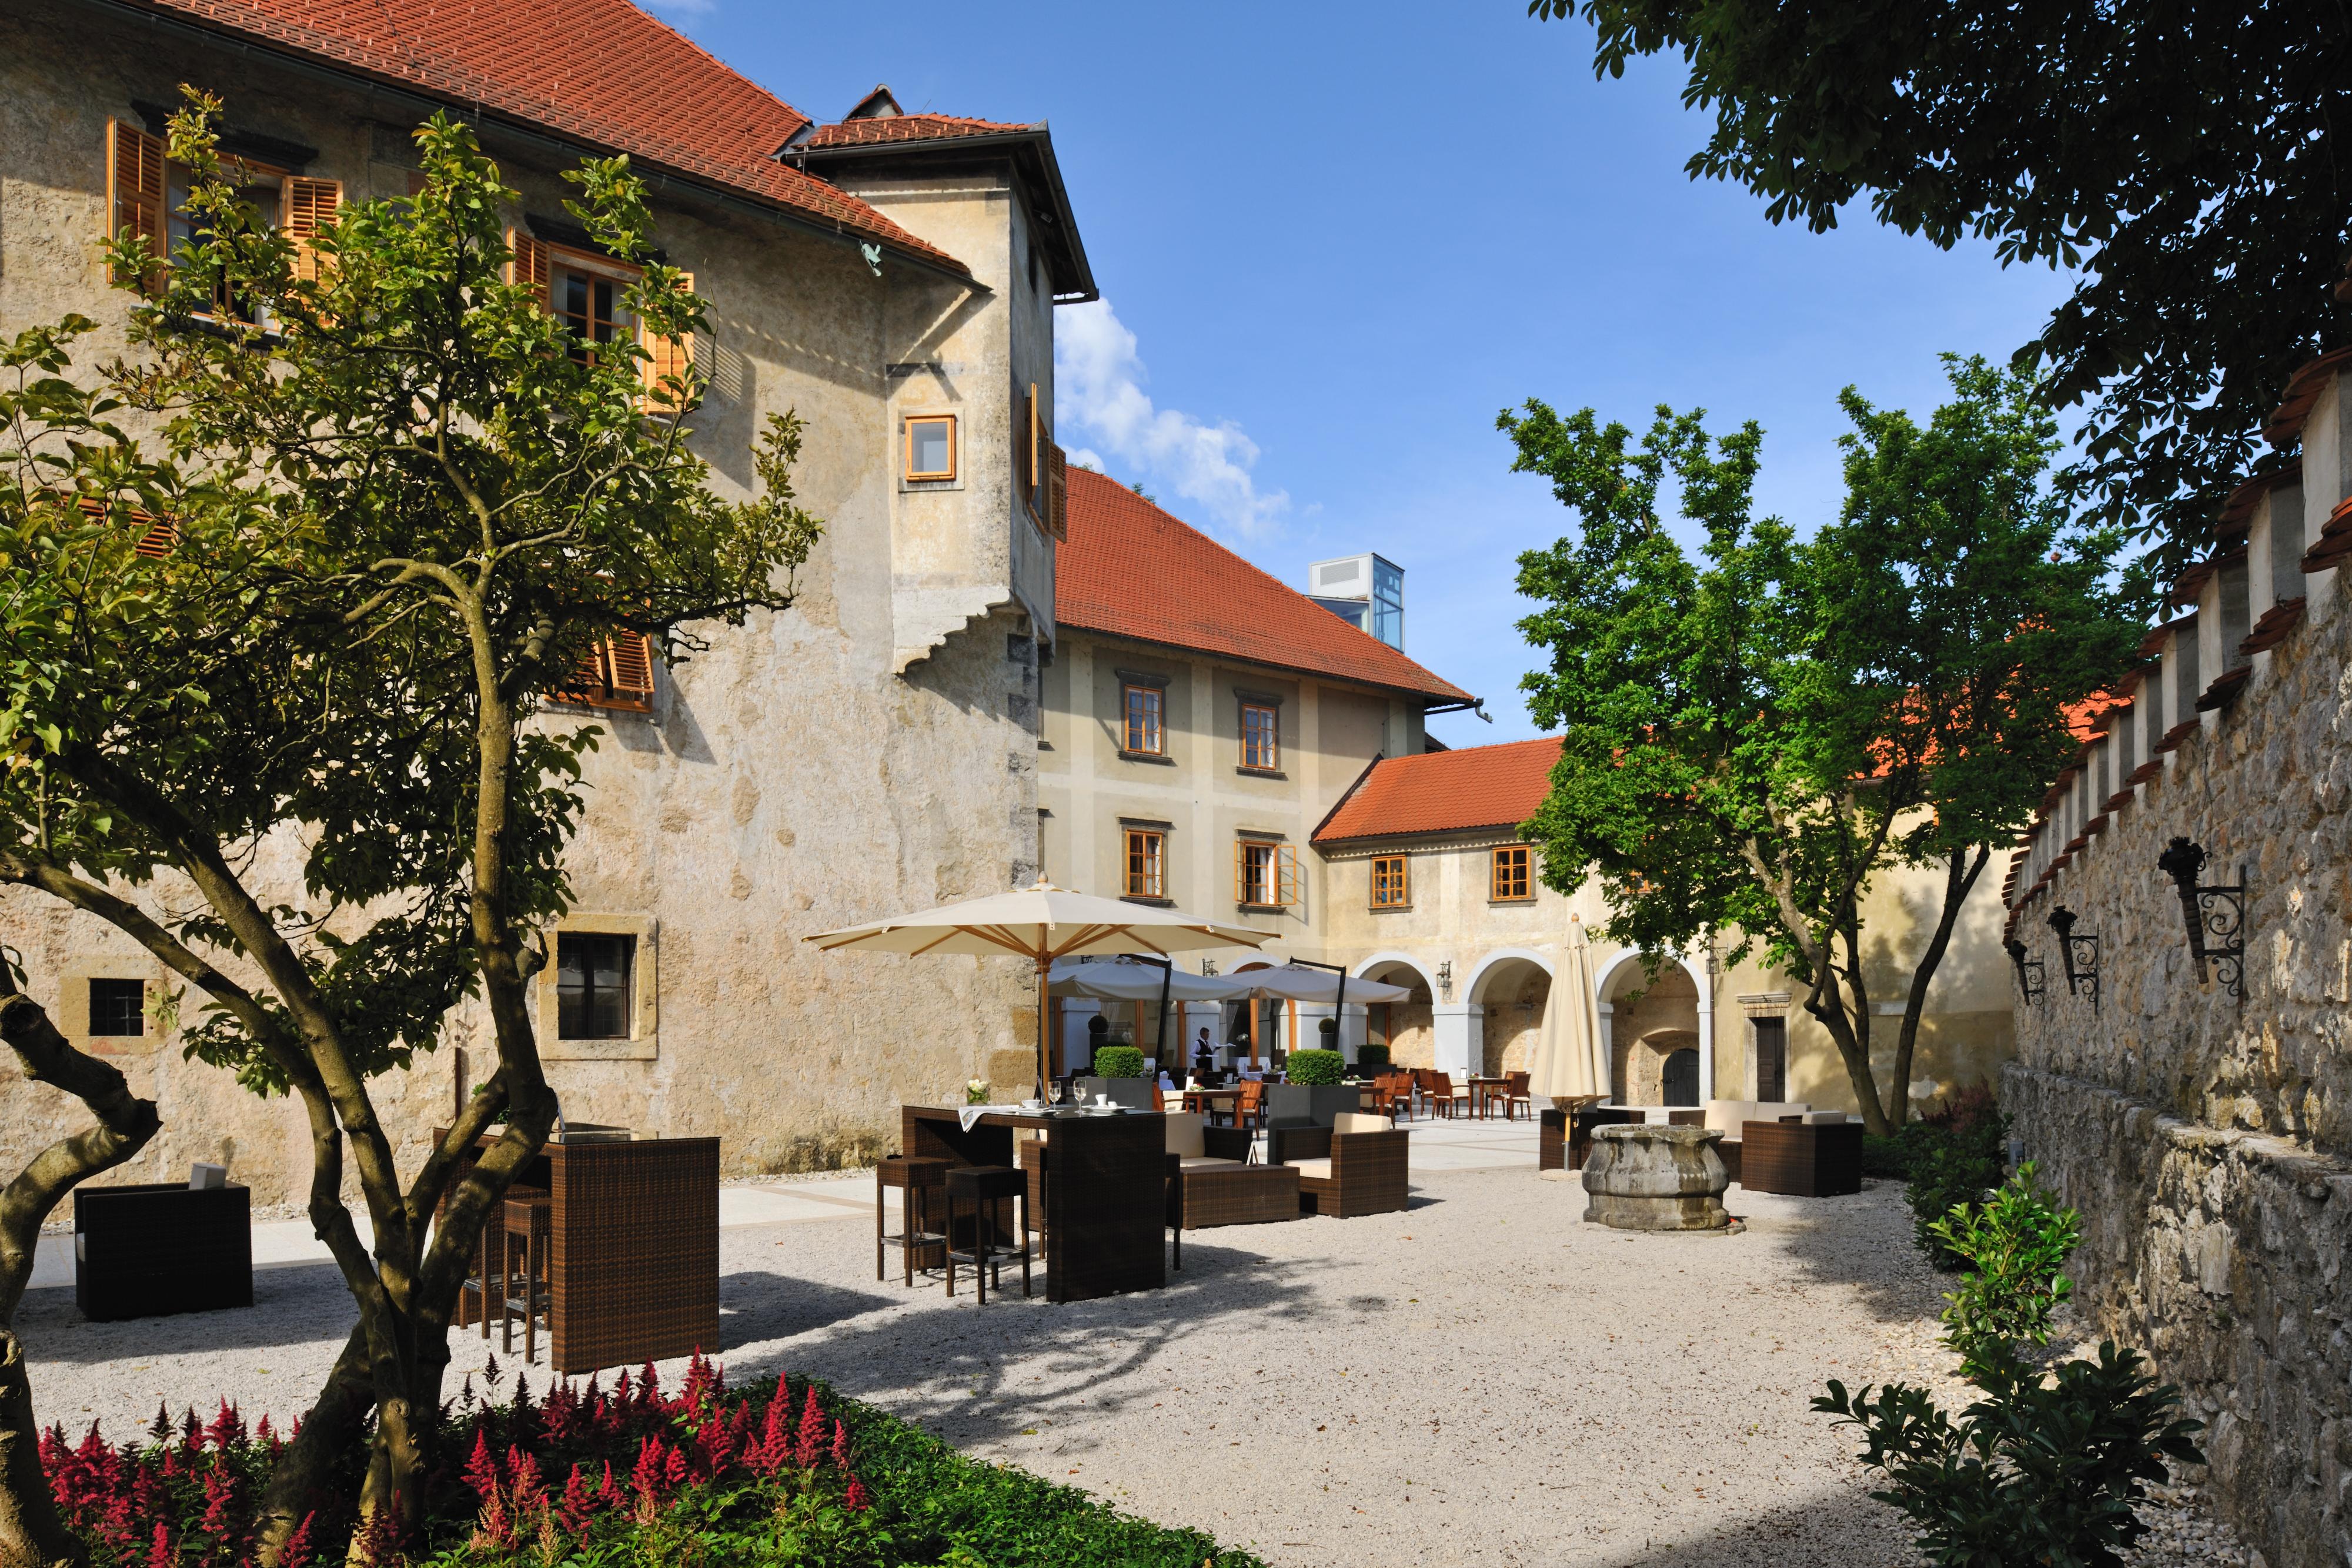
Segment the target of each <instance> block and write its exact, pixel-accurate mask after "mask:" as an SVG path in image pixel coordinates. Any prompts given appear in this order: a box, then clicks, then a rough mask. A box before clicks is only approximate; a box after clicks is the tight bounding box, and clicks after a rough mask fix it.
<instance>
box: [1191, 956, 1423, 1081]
mask: <svg viewBox="0 0 2352 1568" xmlns="http://www.w3.org/2000/svg"><path fill="white" fill-rule="evenodd" d="M1232 978H1233V979H1234V982H1235V983H1236V984H1239V985H1244V986H1247V987H1248V988H1250V1009H1251V1016H1250V1060H1251V1061H1256V1060H1257V1016H1256V1008H1257V1004H1258V1003H1259V1002H1262V1001H1264V1000H1265V998H1268V997H1276V998H1281V999H1283V1000H1286V1001H1293V1002H1313V1003H1316V1004H1318V1005H1329V1006H1330V1007H1331V1008H1332V1009H1333V1016H1334V1017H1337V1016H1338V1011H1339V1005H1340V1004H1341V1003H1343V1002H1401V1001H1403V1000H1405V999H1406V998H1409V997H1411V996H1412V992H1411V991H1409V990H1407V989H1406V988H1404V987H1402V986H1391V985H1390V984H1388V983H1387V982H1385V981H1382V980H1362V979H1358V978H1357V977H1355V976H1353V975H1349V974H1344V973H1342V972H1340V971H1339V970H1337V969H1325V968H1315V967H1308V966H1307V965H1305V964H1270V965H1267V966H1266V967H1264V968H1259V969H1238V970H1235V971H1234V975H1233V977H1232Z"/></svg>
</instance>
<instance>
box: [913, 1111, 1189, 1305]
mask: <svg viewBox="0 0 2352 1568" xmlns="http://www.w3.org/2000/svg"><path fill="white" fill-rule="evenodd" d="M899 1116H900V1123H899V1131H900V1133H901V1134H902V1136H903V1138H904V1140H905V1141H904V1142H903V1143H902V1144H901V1145H900V1146H901V1147H902V1148H904V1149H905V1150H906V1151H907V1153H908V1155H911V1156H917V1157H920V1158H925V1159H935V1160H945V1161H947V1162H948V1164H949V1165H950V1166H1010V1167H1013V1168H1016V1169H1017V1168H1020V1162H1019V1160H1018V1158H1017V1156H1016V1155H1015V1151H1014V1149H1013V1143H1014V1133H1015V1132H1016V1130H1018V1129H1023V1128H1028V1129H1042V1130H1044V1131H1045V1135H1046V1138H1047V1140H1048V1142H1047V1145H1046V1146H1047V1148H1048V1149H1049V1150H1050V1151H1051V1155H1050V1158H1049V1159H1048V1160H1047V1161H1046V1164H1045V1180H1044V1182H1043V1197H1044V1202H1043V1205H1042V1207H1044V1209H1045V1215H1044V1219H1045V1226H1044V1230H1045V1299H1046V1300H1047V1301H1093V1300H1095V1299H1096V1298H1097V1297H1101V1296H1116V1295H1119V1294H1122V1293H1124V1292H1126V1291H1157V1290H1160V1289H1163V1288H1164V1287H1165V1286H1166V1285H1167V1283H1168V1255H1167V1251H1166V1249H1165V1247H1164V1245H1163V1240H1162V1238H1163V1232H1164V1230H1165V1228H1166V1226H1167V1223H1168V1219H1167V1216H1168V1198H1167V1181H1168V1175H1167V1172H1168V1118H1167V1117H1166V1116H1164V1115H1162V1114H1160V1113H1158V1112H1156V1111H1120V1112H1117V1113H1108V1114H1105V1113H1093V1112H1081V1111H1076V1110H1069V1111H1040V1112H1026V1111H991V1112H988V1113H984V1114H982V1116H981V1117H979V1119H978V1120H976V1121H975V1122H974V1123H973V1124H971V1126H970V1127H966V1126H964V1125H963V1124H962V1121H961V1116H960V1113H958V1112H957V1111H956V1110H955V1109H954V1108H953V1107H952V1106H947V1105H908V1106H906V1107H904V1108H903V1109H902V1110H901V1111H900V1113H899ZM1006 1239H1007V1240H1009V1239H1010V1238H1006ZM918 1262H919V1263H922V1262H924V1260H922V1259H920V1258H919V1259H918Z"/></svg>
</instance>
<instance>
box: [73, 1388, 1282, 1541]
mask: <svg viewBox="0 0 2352 1568" xmlns="http://www.w3.org/2000/svg"><path fill="white" fill-rule="evenodd" d="M498 1381H499V1372H498V1367H497V1363H496V1361H495V1359H494V1360H493V1361H492V1363H491V1370H490V1384H491V1387H492V1390H493V1392H495V1390H496V1387H497V1384H498ZM434 1449H435V1451H436V1453H437V1454H440V1455H443V1456H446V1459H445V1462H443V1463H441V1464H439V1465H437V1466H436V1468H435V1469H433V1470H432V1471H431V1473H430V1474H429V1475H428V1477H427V1478H426V1487H427V1500H426V1505H425V1508H424V1509H423V1511H422V1512H421V1516H420V1517H421V1523H420V1524H419V1526H418V1528H417V1530H416V1531H415V1532H414V1533H413V1534H411V1535H408V1536H406V1537H395V1536H394V1535H392V1534H390V1533H389V1532H387V1531H384V1530H381V1529H379V1530H377V1531H375V1532H374V1533H373V1534H372V1535H370V1536H369V1537H368V1538H367V1539H366V1540H364V1541H362V1542H361V1558H360V1560H361V1561H363V1562H373V1563H384V1564H391V1563H403V1562H406V1563H418V1564H424V1563H432V1564H436V1565H439V1568H490V1565H493V1564H495V1565H498V1568H509V1565H511V1568H524V1565H531V1568H543V1565H544V1564H548V1563H558V1562H562V1563H574V1564H579V1565H581V1568H618V1565H620V1564H654V1563H660V1564H664V1565H667V1564H675V1563H712V1564H718V1563H729V1564H735V1563H741V1564H751V1565H758V1564H776V1565H779V1568H781V1565H782V1564H787V1563H789V1564H793V1565H795V1568H899V1565H901V1564H928V1563H943V1564H957V1565H969V1564H971V1563H988V1564H992V1565H995V1568H1017V1565H1023V1564H1036V1565H1038V1568H1044V1565H1046V1564H1055V1563H1075V1564H1081V1565H1097V1568H1112V1565H1114V1564H1117V1565H1125V1564H1128V1563H1136V1564H1164V1565H1166V1568H1193V1565H1194V1564H1199V1563H1214V1564H1216V1565H1217V1568H1253V1565H1254V1564H1255V1563H1256V1559H1255V1558H1253V1557H1251V1556H1249V1555H1248V1554H1246V1553H1244V1552H1220V1551H1219V1550H1218V1549H1217V1547H1216V1544H1215V1542H1213V1541H1211V1540H1210V1539H1209V1538H1207V1537H1205V1536H1203V1535H1201V1534H1199V1533H1197V1532H1194V1531H1175V1530H1164V1529H1161V1528H1160V1527H1158V1526H1156V1525H1151V1524H1148V1523H1146V1522H1144V1521H1141V1520H1136V1519H1129V1518H1125V1517H1123V1516H1121V1515H1119V1514H1117V1513H1115V1512H1113V1511H1111V1510H1109V1509H1108V1508H1106V1507H1104V1506H1103V1505H1102V1504H1100V1503H1098V1502H1096V1501H1095V1500H1093V1499H1091V1498H1089V1497H1087V1495H1086V1494H1085V1493H1083V1492H1080V1491H1077V1490H1074V1489H1071V1488H1067V1487H1060V1486H1055V1485H1053V1484H1052V1483H1050V1482H1047V1481H1044V1480H1041V1479H1037V1478H1035V1477H1032V1476H1029V1475H1026V1474H1024V1473H1023V1472H1021V1471H1018V1470H1013V1469H999V1468H997V1467H994V1466H990V1465H983V1464H978V1463H975V1462H973V1461H971V1460H970V1459H966V1458H963V1457H962V1456H961V1455H960V1454H958V1453H956V1452H955V1451H954V1450H953V1449H952V1448H949V1447H948V1446H947V1445H945V1444H943V1443H941V1442H940V1441H939V1440H938V1439H936V1438H934V1437H929V1436H927V1435H926V1434H924V1433H922V1432H921V1431H919V1430H918V1429H916V1428H914V1427H909V1426H908V1425H906V1424H905V1423H903V1422H900V1421H898V1420H897V1419H896V1418H895V1417H892V1416H887V1415H885V1414H883V1413H882V1412H880V1411H878V1410H875V1409H872V1408H871V1407H868V1406H862V1405H857V1404H855V1403H853V1402H851V1401H848V1400H845V1399H842V1398H840V1397H838V1396H835V1394H833V1393H832V1391H831V1390H830V1389H827V1388H825V1387H824V1385H821V1384H817V1383H814V1382H813V1381H810V1380H806V1379H802V1378H790V1377H787V1378H779V1379H774V1380H770V1381H762V1382H760V1383H757V1384H754V1385H751V1387H749V1388H748V1389H744V1390H741V1391H736V1390H731V1389H730V1388H728V1386H727V1385H726V1378H725V1375H724V1374H723V1372H722V1371H721V1370H720V1369H719V1367H718V1366H716V1365H714V1364H709V1363H706V1362H705V1361H703V1360H702V1358H701V1357H700V1356H697V1357H695V1358H694V1360H693V1362H692V1363H691V1364H689V1367H688V1374H687V1377H686V1381H685V1383H684V1385H683V1386H681V1387H680V1388H679V1389H677V1391H676V1392H674V1393H671V1392H665V1391H664V1390H663V1389H662V1387H661V1386H660V1384H659V1382H658V1380H657V1379H656V1375H655V1373H654V1369H653V1368H652V1367H650V1366H648V1367H646V1368H645V1369H644V1370H643V1371H642V1372H641V1373H639V1374H638V1375H636V1376H635V1378H632V1377H631V1375H629V1374H627V1373H623V1374H622V1375H621V1376H620V1377H619V1379H618V1380H617V1382H616V1384H615V1385H614V1387H613V1388H612V1389H611V1390H609V1391H607V1390H605V1389H604V1388H602V1387H601V1386H600V1385H599V1383H598V1380H596V1379H593V1378H592V1379H590V1380H589V1382H588V1384H587V1385H586V1386H585V1387H584V1388H579V1387H575V1386H573V1385H571V1384H569V1383H559V1384H557V1385H555V1386H554V1387H552V1388H551V1389H550V1390H549V1392H548V1394H547V1396H546V1397H545V1398H544V1399H543V1400H541V1401H537V1402H534V1400H533V1399H532V1397H531V1396H530V1390H529V1389H528V1388H527V1387H526V1386H525V1385H524V1383H523V1381H522V1380H521V1379H520V1377H518V1378H517V1379H516V1383H515V1389H514V1394H513V1397H512V1398H511V1399H509V1401H508V1402H506V1403H504V1404H495V1403H484V1402H478V1401H477V1400H476V1398H475V1396H474V1391H473V1388H472V1386H471V1385H470V1383H469V1384H468V1385H467V1388H466V1389H465V1391H464V1393H463V1395H462V1396H461V1400H460V1402H459V1407H458V1408H457V1409H454V1410H451V1411H447V1412H445V1414H444V1416H443V1429H442V1430H441V1432H440V1433H439V1434H438V1438H437V1440H436V1443H435V1444H434ZM283 1453H284V1442H283V1439H282V1438H281V1437H279V1436H278V1434H275V1433H273V1432H271V1431H270V1430H269V1424H268V1421H267V1420H266V1419H265V1420H263V1421H262V1422H261V1423H260V1424H259V1426H258V1427H257V1429H255V1430H253V1431H250V1432H248V1431H247V1428H246V1425H245V1422H244V1420H243V1418H242V1417H241V1416H239V1415H238V1414H237V1412H236V1410H235V1409H234V1407H232V1406H228V1405H227V1404H226V1402H224V1403H223V1405H222V1406H221V1409H220V1413H219V1414H218V1415H217V1416H215V1417H214V1419H213V1420H212V1421H210V1422H202V1421H200V1420H199V1419H198V1417H197V1416H196V1415H195V1413H194V1411H193V1410H191V1411H189V1412H188V1413H187V1415H186V1416H185V1417H184V1420H183V1421H182V1422H181V1423H180V1424H179V1425H178V1427H176V1428H175V1427H174V1426H173V1422H172V1421H171V1419H170V1417H169V1416H168V1415H166V1414H163V1413H162V1412H159V1413H158V1415H157V1418H156V1424H155V1426H154V1427H153V1428H152V1429H151V1432H150V1434H149V1437H148V1440H147V1441H145V1442H143V1443H132V1444H129V1445H125V1446H123V1447H121V1448H113V1447H110V1445H108V1444H107V1443H106V1442H105V1441H104V1439H103V1438H101V1437H100V1435H99V1431H98V1428H97V1427H95V1426H92V1427H91V1428H90V1429H89V1434H88V1435H87V1436H86V1437H84V1438H83V1439H82V1440H81V1442H80V1443H79V1444H68V1441H67V1439H66V1437H65V1435H64V1434H63V1433H62V1432H60V1431H58V1430H57V1429H55V1428H52V1429H50V1430H49V1431H48V1432H47V1433H46V1434H45V1435H44V1436H43V1438H42V1442H41V1456H42V1460H43V1465H44V1468H45V1469H46V1470H47V1475H48V1479H49V1485H50V1489H51V1491H52V1493H53V1495H54V1496H55V1497H56V1499H57V1500H58V1506H59V1508H60V1509H61V1510H62V1511H64V1513H65V1515H66V1517H67V1518H68V1521H69V1522H70V1523H71V1524H72V1526H73V1528H74V1530H75V1531H77V1533H79V1536H80V1538H81V1539H82V1541H83V1542H84V1543H85V1544H86V1545H87V1546H88V1548H89V1552H90V1561H91V1563H93V1564H94V1565H95V1568H164V1565H170V1568H180V1565H187V1568H195V1565H197V1564H210V1563H224V1564H226V1563H236V1562H245V1561H249V1560H250V1552H251V1551H252V1548H253V1546H254V1543H255V1539H256V1525H257V1517H256V1510H255V1500H256V1498H257V1495H258V1493H259V1492H260V1490H262V1487H263V1484H264V1482H265V1480H266V1479H267V1477H268V1473H269V1471H270V1469H271V1467H272V1465H273V1464H275V1463H276V1462H278V1460H279V1458H281V1457H282V1455H283ZM339 1479H340V1483H341V1484H340V1485H339V1487H338V1488H337V1489H336V1490H335V1491H333V1492H332V1493H331V1495H328V1496H323V1497H321V1498H320V1499H319V1504H320V1506H319V1507H317V1508H316V1509H314V1510H313V1511H310V1512H308V1513H307V1514H306V1515H305V1517H304V1520H303V1522H302V1525H301V1527H300V1529H299V1531H298V1536H297V1539H296V1540H295V1541H294V1542H291V1543H289V1549H288V1550H287V1552H286V1553H285V1554H284V1555H283V1556H282V1557H281V1558H280V1560H279V1561H280V1563H281V1564H282V1565H283V1568H316V1565H317V1564H320V1563H330V1562H338V1561H341V1560H343V1559H344V1558H345V1556H346V1553H347V1552H348V1551H349V1550H350V1545H351V1541H352V1531H353V1528H354V1514H353V1510H352V1507H351V1498H352V1493H353V1492H355V1490H356V1479H357V1478H356V1476H355V1475H346V1476H343V1477H341V1478H339Z"/></svg>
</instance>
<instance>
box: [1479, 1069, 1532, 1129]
mask: <svg viewBox="0 0 2352 1568" xmlns="http://www.w3.org/2000/svg"><path fill="white" fill-rule="evenodd" d="M1528 1076H1529V1075H1528V1073H1525V1072H1507V1073H1505V1074H1504V1075H1503V1088H1502V1091H1501V1092H1500V1093H1489V1094H1488V1095H1487V1096H1486V1104H1487V1106H1488V1108H1489V1109H1491V1108H1492V1107H1493V1106H1494V1103H1495V1102H1496V1101H1497V1100H1500V1101H1501V1102H1502V1103H1503V1120H1504V1121H1506V1122H1507V1121H1509V1120H1510V1119H1511V1113H1512V1111H1513V1110H1515V1109H1522V1110H1525V1111H1526V1112H1527V1113H1528V1115H1530V1116H1532V1115H1534V1114H1535V1113H1536V1103H1535V1101H1534V1100H1533V1099H1532V1098H1531V1097H1530V1096H1529V1095H1528Z"/></svg>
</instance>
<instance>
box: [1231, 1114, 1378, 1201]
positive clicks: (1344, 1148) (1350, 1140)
mask: <svg viewBox="0 0 2352 1568" xmlns="http://www.w3.org/2000/svg"><path fill="white" fill-rule="evenodd" d="M1411 1138H1412V1134H1410V1133H1404V1132H1400V1131H1398V1130H1397V1129H1396V1128H1395V1127H1393V1126H1392V1125H1391V1124H1390V1122H1389V1119H1388V1118H1387V1117H1385V1116H1366V1115H1361V1114H1356V1113H1348V1114H1343V1115H1341V1116H1340V1117H1339V1120H1338V1122H1337V1123H1336V1124H1333V1125H1331V1126H1328V1127H1277V1128H1274V1129H1272V1130H1270V1131H1268V1132H1267V1134H1266V1145H1267V1147H1266V1160H1267V1163H1268V1164H1269V1165H1275V1166H1286V1167H1287V1168H1289V1169H1292V1170H1295V1171H1297V1173H1298V1207H1300V1209H1301V1210H1303V1211H1305V1212H1307V1213H1309V1214H1321V1215H1328V1216H1331V1217H1333V1218H1340V1219H1347V1218H1354V1217H1355V1216H1358V1215H1363V1214H1394V1213H1397V1212H1399V1211H1401V1210H1402V1209H1403V1207H1405V1159H1406V1151H1407V1148H1408V1146H1409V1144H1408V1140H1410V1139H1411Z"/></svg>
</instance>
